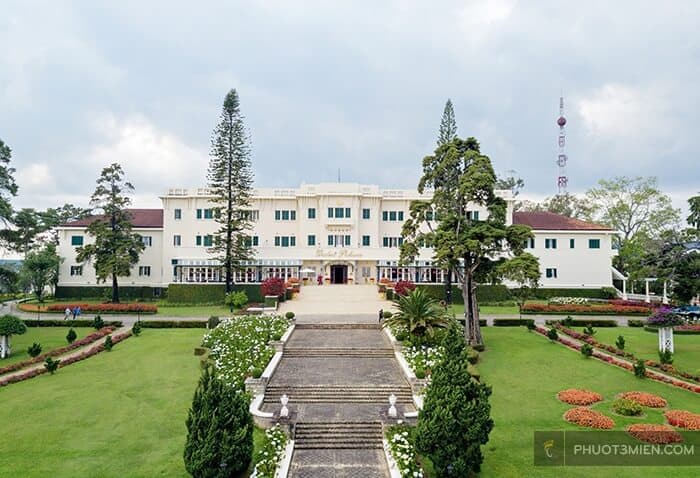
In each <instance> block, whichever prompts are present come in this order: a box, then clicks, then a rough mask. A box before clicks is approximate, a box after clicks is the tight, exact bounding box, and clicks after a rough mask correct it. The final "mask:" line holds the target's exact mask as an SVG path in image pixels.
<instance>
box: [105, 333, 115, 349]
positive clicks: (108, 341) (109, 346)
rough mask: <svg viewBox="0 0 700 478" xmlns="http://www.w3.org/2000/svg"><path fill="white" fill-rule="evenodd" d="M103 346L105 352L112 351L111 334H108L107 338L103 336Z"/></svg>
mask: <svg viewBox="0 0 700 478" xmlns="http://www.w3.org/2000/svg"><path fill="white" fill-rule="evenodd" d="M104 346H105V350H106V351H107V352H111V351H112V347H114V342H112V336H111V335H108V336H107V338H105V343H104Z"/></svg>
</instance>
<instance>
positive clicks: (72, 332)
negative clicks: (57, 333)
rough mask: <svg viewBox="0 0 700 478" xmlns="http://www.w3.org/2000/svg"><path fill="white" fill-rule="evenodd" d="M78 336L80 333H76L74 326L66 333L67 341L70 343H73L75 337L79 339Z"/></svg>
mask: <svg viewBox="0 0 700 478" xmlns="http://www.w3.org/2000/svg"><path fill="white" fill-rule="evenodd" d="M77 338H78V334H76V333H75V330H73V329H72V328H71V329H70V330H69V331H68V333H67V334H66V341H67V342H68V343H69V344H72V343H73V342H75V339H77Z"/></svg>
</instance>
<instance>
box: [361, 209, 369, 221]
mask: <svg viewBox="0 0 700 478" xmlns="http://www.w3.org/2000/svg"><path fill="white" fill-rule="evenodd" d="M362 219H369V209H363V210H362Z"/></svg>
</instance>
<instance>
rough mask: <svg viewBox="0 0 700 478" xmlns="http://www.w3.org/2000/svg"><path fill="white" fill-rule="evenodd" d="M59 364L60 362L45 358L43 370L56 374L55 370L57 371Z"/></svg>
mask: <svg viewBox="0 0 700 478" xmlns="http://www.w3.org/2000/svg"><path fill="white" fill-rule="evenodd" d="M60 363H61V361H60V360H54V359H52V358H51V357H46V360H45V361H44V368H45V369H46V371H47V372H49V373H50V374H51V375H53V374H54V373H55V372H56V370H58V366H59V364H60Z"/></svg>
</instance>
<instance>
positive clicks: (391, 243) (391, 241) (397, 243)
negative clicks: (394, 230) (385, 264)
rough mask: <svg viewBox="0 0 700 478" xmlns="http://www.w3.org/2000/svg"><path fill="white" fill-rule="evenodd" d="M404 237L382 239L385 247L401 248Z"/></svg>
mask: <svg viewBox="0 0 700 478" xmlns="http://www.w3.org/2000/svg"><path fill="white" fill-rule="evenodd" d="M401 244H403V237H384V238H382V246H383V247H401Z"/></svg>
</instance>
